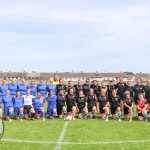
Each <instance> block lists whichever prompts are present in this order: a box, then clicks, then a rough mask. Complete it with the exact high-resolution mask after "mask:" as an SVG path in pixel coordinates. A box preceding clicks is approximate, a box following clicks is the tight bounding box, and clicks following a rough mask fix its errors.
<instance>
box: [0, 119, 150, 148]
mask: <svg viewBox="0 0 150 150" xmlns="http://www.w3.org/2000/svg"><path fill="white" fill-rule="evenodd" d="M4 124H5V133H4V136H3V139H2V140H1V141H0V149H2V150H34V149H35V150H53V149H54V150H59V149H61V150H70V149H72V150H103V149H104V150H130V149H132V150H134V149H135V150H138V149H140V150H141V149H143V150H149V149H150V133H149V131H150V122H144V121H138V120H137V118H134V119H133V122H129V121H128V120H124V119H122V122H118V121H117V120H112V119H111V118H110V120H109V121H108V122H105V121H104V120H102V119H100V118H99V117H97V118H96V119H95V120H94V119H88V120H84V119H76V120H75V121H68V122H67V121H64V120H63V119H57V118H56V119H54V120H50V119H46V121H45V122H43V121H42V120H35V121H30V120H28V121H25V120H23V122H20V121H16V120H13V121H12V122H9V121H4ZM64 126H65V127H66V128H65V130H63V129H64Z"/></svg>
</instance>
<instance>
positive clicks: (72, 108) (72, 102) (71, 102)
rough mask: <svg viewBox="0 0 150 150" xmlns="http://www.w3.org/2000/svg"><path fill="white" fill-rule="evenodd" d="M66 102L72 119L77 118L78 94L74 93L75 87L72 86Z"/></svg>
mask: <svg viewBox="0 0 150 150" xmlns="http://www.w3.org/2000/svg"><path fill="white" fill-rule="evenodd" d="M66 104H67V112H68V115H69V116H71V118H72V120H75V113H76V95H75V94H74V89H73V88H70V89H69V91H68V94H67V95H66Z"/></svg>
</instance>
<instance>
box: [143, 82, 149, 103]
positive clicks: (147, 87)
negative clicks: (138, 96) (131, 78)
mask: <svg viewBox="0 0 150 150" xmlns="http://www.w3.org/2000/svg"><path fill="white" fill-rule="evenodd" d="M144 91H145V98H146V99H147V101H149V100H150V86H148V85H146V86H145V87H144Z"/></svg>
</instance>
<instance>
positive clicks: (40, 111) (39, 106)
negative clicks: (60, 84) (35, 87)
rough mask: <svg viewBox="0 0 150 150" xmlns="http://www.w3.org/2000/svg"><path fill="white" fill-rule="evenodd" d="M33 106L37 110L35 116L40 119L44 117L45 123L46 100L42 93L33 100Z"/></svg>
mask: <svg viewBox="0 0 150 150" xmlns="http://www.w3.org/2000/svg"><path fill="white" fill-rule="evenodd" d="M32 105H33V107H34V110H35V116H36V118H37V119H38V118H39V117H40V116H42V119H43V121H45V112H44V107H43V105H44V98H43V96H42V95H41V93H40V92H38V93H37V97H35V98H33V99H32Z"/></svg>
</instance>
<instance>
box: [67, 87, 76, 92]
mask: <svg viewBox="0 0 150 150" xmlns="http://www.w3.org/2000/svg"><path fill="white" fill-rule="evenodd" d="M70 89H73V91H74V94H76V89H75V87H74V86H67V87H66V92H67V93H69V90H70Z"/></svg>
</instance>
